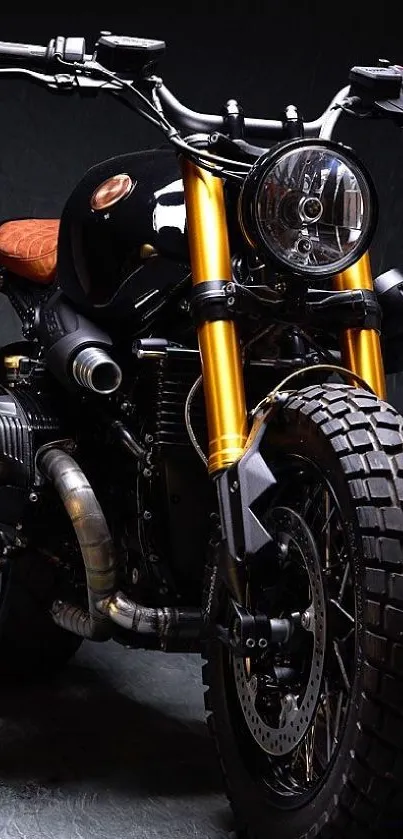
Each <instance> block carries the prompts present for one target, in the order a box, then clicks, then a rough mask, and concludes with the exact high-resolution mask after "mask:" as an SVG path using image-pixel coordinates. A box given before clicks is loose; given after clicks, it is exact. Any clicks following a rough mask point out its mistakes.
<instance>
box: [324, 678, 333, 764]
mask: <svg viewBox="0 0 403 839" xmlns="http://www.w3.org/2000/svg"><path fill="white" fill-rule="evenodd" d="M324 709H325V716H326V748H327V762H328V763H329V762H330V758H331V756H332V738H331V732H330V723H331V713H330V702H329V682H328V680H327V679H325V697H324Z"/></svg>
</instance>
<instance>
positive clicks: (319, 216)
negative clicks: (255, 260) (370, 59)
mask: <svg viewBox="0 0 403 839" xmlns="http://www.w3.org/2000/svg"><path fill="white" fill-rule="evenodd" d="M377 217H378V203H377V198H376V193H375V188H374V185H373V183H372V180H371V177H370V176H369V174H368V172H367V171H366V169H365V167H364V166H363V165H362V163H361V162H360V161H359V160H358V159H357V157H356V156H355V155H354V153H353V152H352V151H351V150H350V149H349V148H346V147H345V146H342V145H341V144H339V143H335V142H332V141H330V140H320V139H307V140H305V139H301V140H292V141H288V142H285V143H281V144H279V145H278V146H276V147H275V149H273V150H272V151H270V152H269V153H268V154H264V155H263V156H262V157H260V158H259V159H258V160H257V161H256V163H255V164H254V166H253V167H252V169H251V171H250V173H249V174H248V175H247V177H246V179H245V181H244V184H243V186H242V190H241V195H240V221H241V226H242V229H243V232H244V234H245V236H246V238H247V240H248V241H249V243H250V244H251V245H253V246H254V247H255V248H257V250H259V251H260V252H261V253H262V255H266V256H269V257H271V258H272V259H274V261H275V262H276V263H278V265H279V266H283V267H284V266H285V267H286V268H288V270H289V271H291V272H293V273H296V274H302V275H309V276H310V277H311V278H315V277H316V278H318V279H319V278H320V277H324V276H329V275H331V274H337V273H339V272H340V271H344V270H345V269H346V268H348V267H349V266H350V265H352V264H353V263H354V262H356V261H357V260H358V259H359V258H360V256H362V255H363V253H364V252H365V251H366V250H367V249H368V247H369V245H370V243H371V241H372V238H373V235H374V231H375V226H376V221H377Z"/></svg>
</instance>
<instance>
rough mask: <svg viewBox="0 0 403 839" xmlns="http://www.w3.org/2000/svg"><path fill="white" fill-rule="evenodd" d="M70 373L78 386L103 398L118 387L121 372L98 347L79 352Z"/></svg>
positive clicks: (120, 380)
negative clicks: (99, 394) (102, 395)
mask: <svg viewBox="0 0 403 839" xmlns="http://www.w3.org/2000/svg"><path fill="white" fill-rule="evenodd" d="M72 373H73V377H74V379H75V381H76V382H77V384H78V385H81V386H82V387H86V388H88V389H89V390H92V391H94V393H101V394H104V395H105V396H106V395H107V394H108V393H113V392H114V391H115V390H117V389H118V387H120V385H121V382H122V371H121V369H120V367H119V365H118V364H116V362H115V361H113V359H112V358H111V357H110V356H109V355H108V353H106V352H105V350H103V349H101V348H100V347H86V348H85V349H84V350H80V352H79V353H78V355H76V357H75V359H74V361H73V367H72Z"/></svg>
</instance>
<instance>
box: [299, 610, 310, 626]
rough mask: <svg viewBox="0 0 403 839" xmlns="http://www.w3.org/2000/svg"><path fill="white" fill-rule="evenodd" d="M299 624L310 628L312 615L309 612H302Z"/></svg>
mask: <svg viewBox="0 0 403 839" xmlns="http://www.w3.org/2000/svg"><path fill="white" fill-rule="evenodd" d="M301 626H302V627H303V629H311V626H312V615H311V613H310V612H303V613H302V615H301Z"/></svg>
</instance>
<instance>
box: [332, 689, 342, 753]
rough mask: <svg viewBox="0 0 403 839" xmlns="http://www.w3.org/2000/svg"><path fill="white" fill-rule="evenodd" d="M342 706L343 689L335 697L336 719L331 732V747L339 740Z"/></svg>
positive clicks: (334, 746)
mask: <svg viewBox="0 0 403 839" xmlns="http://www.w3.org/2000/svg"><path fill="white" fill-rule="evenodd" d="M342 708H343V691H342V690H341V691H340V693H339V696H338V699H337V710H336V720H335V724H334V733H333V749H332V751H334V749H335V748H336V746H337V744H338V742H339V731H340V722H341V712H342Z"/></svg>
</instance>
